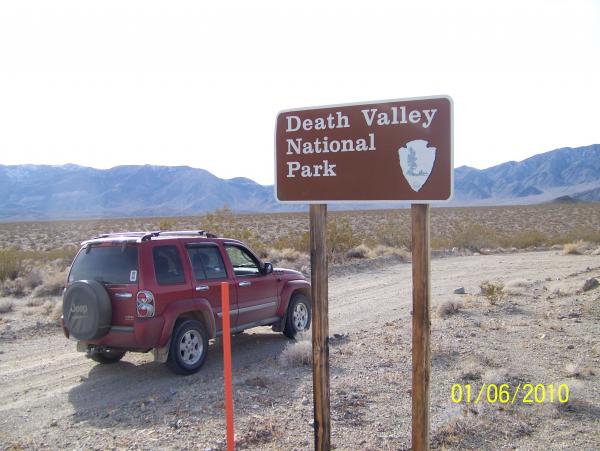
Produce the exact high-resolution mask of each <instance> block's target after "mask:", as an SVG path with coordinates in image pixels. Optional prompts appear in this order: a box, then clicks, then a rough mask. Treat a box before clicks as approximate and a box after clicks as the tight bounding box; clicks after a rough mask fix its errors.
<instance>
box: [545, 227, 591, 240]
mask: <svg viewBox="0 0 600 451" xmlns="http://www.w3.org/2000/svg"><path fill="white" fill-rule="evenodd" d="M575 241H589V242H591V243H600V230H598V228H595V227H589V228H586V227H583V226H579V227H575V228H573V229H571V230H569V231H568V232H566V233H563V234H560V235H556V236H555V237H554V242H555V243H560V244H565V243H570V242H575Z"/></svg>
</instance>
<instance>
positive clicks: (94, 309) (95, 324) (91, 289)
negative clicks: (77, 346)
mask: <svg viewBox="0 0 600 451" xmlns="http://www.w3.org/2000/svg"><path fill="white" fill-rule="evenodd" d="M63 318H64V321H65V325H66V326H67V329H69V332H70V333H71V335H72V336H74V337H75V338H77V339H78V340H95V339H96V338H100V337H102V336H104V335H106V334H107V333H108V330H109V329H110V324H111V318H112V305H111V303H110V297H109V296H108V293H107V292H106V289H105V288H104V286H103V285H102V284H101V283H100V282H97V281H95V280H78V281H77V282H73V283H72V284H71V285H69V287H68V288H67V290H66V291H65V294H64V296H63Z"/></svg>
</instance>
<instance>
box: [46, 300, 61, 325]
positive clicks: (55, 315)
mask: <svg viewBox="0 0 600 451" xmlns="http://www.w3.org/2000/svg"><path fill="white" fill-rule="evenodd" d="M62 307H63V306H62V302H55V303H54V304H53V305H52V310H50V311H49V312H48V318H50V319H51V320H54V321H56V320H58V319H60V317H61V315H62V314H63V308H62Z"/></svg>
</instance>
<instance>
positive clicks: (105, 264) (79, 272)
mask: <svg viewBox="0 0 600 451" xmlns="http://www.w3.org/2000/svg"><path fill="white" fill-rule="evenodd" d="M76 280H97V281H98V282H101V283H108V284H131V283H137V280H138V250H137V247H136V246H125V247H123V246H92V247H91V248H90V249H89V251H86V250H85V249H84V250H82V251H81V252H80V253H79V255H77V258H76V259H75V261H74V262H73V267H72V268H71V273H70V274H69V282H74V281H76Z"/></svg>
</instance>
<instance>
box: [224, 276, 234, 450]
mask: <svg viewBox="0 0 600 451" xmlns="http://www.w3.org/2000/svg"><path fill="white" fill-rule="evenodd" d="M221 309H222V310H221V313H222V317H221V319H222V321H223V329H222V332H223V375H224V378H225V421H226V423H227V450H228V451H233V450H234V448H235V444H234V437H233V392H232V384H231V335H230V332H231V329H230V328H231V325H230V323H229V320H230V318H229V283H228V282H221Z"/></svg>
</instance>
